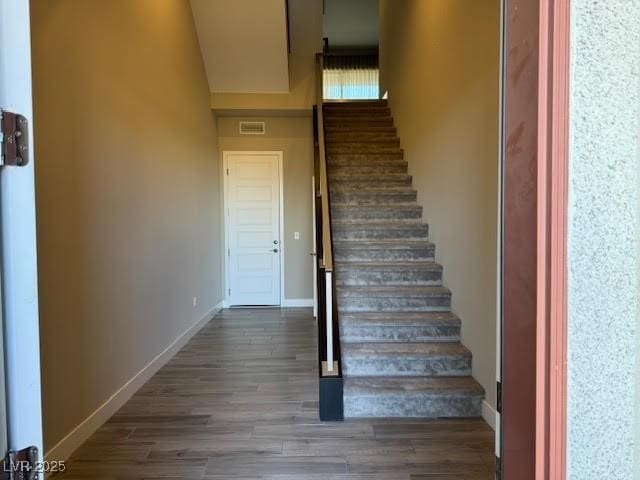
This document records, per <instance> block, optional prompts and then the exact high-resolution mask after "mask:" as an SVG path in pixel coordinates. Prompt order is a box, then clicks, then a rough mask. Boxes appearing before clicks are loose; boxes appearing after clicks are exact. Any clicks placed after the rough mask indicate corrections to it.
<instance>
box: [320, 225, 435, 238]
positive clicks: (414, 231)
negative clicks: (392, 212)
mask: <svg viewBox="0 0 640 480" xmlns="http://www.w3.org/2000/svg"><path fill="white" fill-rule="evenodd" d="M428 236H429V228H428V227H427V225H415V226H412V227H411V228H393V229H384V230H382V229H372V228H367V227H366V225H363V226H359V225H356V226H350V227H334V229H333V237H334V240H338V241H339V240H395V239H405V240H425V239H426V238H427V237H428Z"/></svg>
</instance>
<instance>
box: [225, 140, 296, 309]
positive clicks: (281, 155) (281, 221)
mask: <svg viewBox="0 0 640 480" xmlns="http://www.w3.org/2000/svg"><path fill="white" fill-rule="evenodd" d="M232 154H233V155H277V157H278V181H279V184H280V185H279V190H280V192H279V198H278V202H279V209H278V210H279V212H278V222H279V224H280V225H279V226H278V230H279V235H280V306H281V307H282V306H284V303H285V297H284V253H285V247H286V245H285V243H286V242H285V240H284V175H283V173H284V171H283V158H284V152H283V151H282V150H223V151H222V177H223V188H222V190H223V195H222V196H223V206H222V208H223V210H222V216H223V217H224V225H223V228H224V302H223V307H224V308H229V307H231V303H230V302H231V297H230V296H229V285H230V278H231V274H230V265H229V258H230V257H229V233H230V228H229V199H228V195H229V175H228V173H227V172H228V168H229V163H228V161H229V155H232Z"/></svg>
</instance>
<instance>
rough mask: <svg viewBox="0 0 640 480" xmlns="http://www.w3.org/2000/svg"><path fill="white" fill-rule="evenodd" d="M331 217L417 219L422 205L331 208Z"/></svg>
mask: <svg viewBox="0 0 640 480" xmlns="http://www.w3.org/2000/svg"><path fill="white" fill-rule="evenodd" d="M331 218H332V219H334V220H338V221H348V220H352V221H356V222H375V223H378V222H383V221H388V220H393V221H394V222H401V221H418V220H420V219H421V218H422V207H412V208H402V207H398V208H393V207H386V208H384V209H382V208H366V207H359V206H353V207H347V208H342V207H340V208H338V207H333V208H332V209H331Z"/></svg>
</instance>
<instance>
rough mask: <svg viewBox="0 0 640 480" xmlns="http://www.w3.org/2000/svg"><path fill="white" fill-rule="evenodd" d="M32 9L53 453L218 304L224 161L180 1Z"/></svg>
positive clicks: (118, 0) (53, 4) (88, 0)
mask: <svg viewBox="0 0 640 480" xmlns="http://www.w3.org/2000/svg"><path fill="white" fill-rule="evenodd" d="M32 4H33V28H32V30H33V54H34V57H33V62H34V65H33V66H34V82H35V131H36V134H35V135H36V137H35V139H36V155H37V158H38V162H37V168H36V182H37V185H36V186H37V212H38V256H39V274H40V285H39V288H40V302H41V303H40V312H41V335H42V336H41V338H42V352H41V355H42V369H43V399H44V429H45V448H46V450H50V449H51V448H52V447H53V446H54V445H55V444H56V443H57V442H58V441H59V440H60V439H61V438H63V437H64V436H65V435H66V434H68V433H69V432H70V431H71V430H72V429H73V428H74V427H76V426H77V425H78V424H79V423H80V422H82V421H83V420H84V419H85V418H86V417H87V416H88V415H89V414H90V413H92V412H93V411H94V410H95V409H97V408H98V407H99V406H100V405H101V404H102V403H103V402H105V401H106V400H107V399H109V397H110V396H111V395H112V394H114V393H115V392H116V390H118V389H119V388H121V387H122V386H123V385H124V384H125V383H126V382H127V381H128V380H130V379H131V378H132V377H133V376H134V375H135V374H136V373H137V372H139V371H140V370H141V369H142V368H143V367H144V366H145V365H147V364H148V363H149V362H150V361H151V360H152V359H153V358H154V357H156V356H157V355H158V354H159V353H161V352H162V351H163V350H164V349H165V348H166V347H167V346H169V345H170V344H171V343H172V342H173V341H174V340H175V339H176V338H178V337H179V336H180V335H181V334H182V333H184V332H185V331H186V330H187V329H188V328H189V327H190V326H192V325H194V324H195V323H196V322H197V321H198V320H200V319H202V318H203V317H205V315H206V314H207V312H209V311H210V310H211V309H212V307H214V306H215V305H216V304H218V302H219V301H220V300H221V299H222V285H221V282H222V278H221V271H222V265H221V262H222V259H221V254H222V248H221V243H220V242H221V227H220V225H221V218H220V214H219V208H220V206H219V194H220V192H219V166H218V158H217V146H216V133H215V122H214V119H213V116H212V113H211V110H210V109H209V90H208V87H207V81H206V78H205V73H204V68H203V65H202V61H201V57H200V52H199V49H198V42H197V38H196V34H195V30H194V26H193V18H192V15H191V10H190V8H189V3H188V1H187V0H164V1H158V0H109V1H104V0H82V1H78V0H56V1H47V0H34V1H33V2H32ZM193 297H197V298H198V304H197V306H196V307H195V308H194V307H193V306H192V298H193Z"/></svg>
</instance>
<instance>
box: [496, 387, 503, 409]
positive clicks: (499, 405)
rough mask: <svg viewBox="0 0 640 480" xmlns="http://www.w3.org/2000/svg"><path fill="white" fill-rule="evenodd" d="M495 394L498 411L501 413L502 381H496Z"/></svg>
mask: <svg viewBox="0 0 640 480" xmlns="http://www.w3.org/2000/svg"><path fill="white" fill-rule="evenodd" d="M496 396H497V397H498V413H499V414H501V415H502V382H497V385H496Z"/></svg>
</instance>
